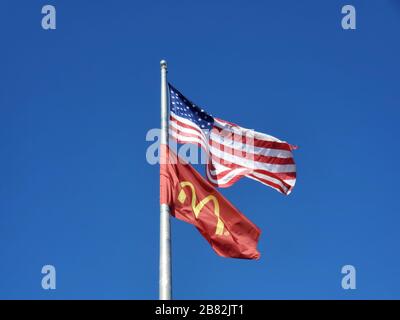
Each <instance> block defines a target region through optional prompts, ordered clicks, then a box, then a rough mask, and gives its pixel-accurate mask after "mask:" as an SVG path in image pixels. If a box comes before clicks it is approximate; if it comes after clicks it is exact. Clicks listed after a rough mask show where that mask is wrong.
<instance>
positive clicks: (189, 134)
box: [169, 127, 207, 145]
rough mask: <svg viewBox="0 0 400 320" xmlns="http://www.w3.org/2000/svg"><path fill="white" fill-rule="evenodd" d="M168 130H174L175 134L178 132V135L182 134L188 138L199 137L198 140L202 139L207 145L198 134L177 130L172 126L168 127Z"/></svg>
mask: <svg viewBox="0 0 400 320" xmlns="http://www.w3.org/2000/svg"><path fill="white" fill-rule="evenodd" d="M169 130H171V131H174V132H175V133H176V134H178V135H180V136H184V137H188V138H195V139H199V140H201V141H203V142H204V144H206V145H207V141H206V140H205V139H204V137H199V136H198V135H196V134H194V133H188V132H184V131H182V130H179V129H177V128H174V127H169Z"/></svg>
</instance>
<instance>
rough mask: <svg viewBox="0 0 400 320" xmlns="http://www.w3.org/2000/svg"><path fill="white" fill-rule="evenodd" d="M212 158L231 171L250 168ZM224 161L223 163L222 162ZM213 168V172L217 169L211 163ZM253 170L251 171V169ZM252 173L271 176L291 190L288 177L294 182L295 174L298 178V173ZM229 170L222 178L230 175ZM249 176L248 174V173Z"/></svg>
mask: <svg viewBox="0 0 400 320" xmlns="http://www.w3.org/2000/svg"><path fill="white" fill-rule="evenodd" d="M210 157H211V159H212V161H213V160H215V162H216V163H220V164H222V165H223V166H225V167H228V168H229V169H248V168H246V167H243V166H241V165H238V164H236V163H232V162H231V163H229V164H226V163H224V162H223V161H224V160H222V159H220V158H218V157H217V156H215V155H213V154H211V155H209V158H210ZM221 160H222V161H221ZM209 168H210V166H209ZM211 168H212V170H215V167H214V166H213V165H212V162H211ZM250 170H251V169H250ZM251 171H252V172H256V173H261V174H263V175H266V176H269V177H271V178H274V179H276V180H279V181H280V182H282V184H283V185H284V186H285V187H287V188H291V186H290V185H289V184H288V183H286V182H285V178H287V177H288V176H290V180H292V179H293V174H294V177H296V173H295V172H289V173H288V174H286V173H285V174H283V173H282V172H280V173H277V174H276V173H274V172H270V171H267V170H263V169H254V170H251ZM228 172H229V171H228V170H227V171H226V172H222V175H221V177H224V176H225V175H226V174H228ZM210 174H211V175H212V176H214V174H212V173H211V172H210ZM247 174H248V173H247ZM241 175H246V173H244V174H241Z"/></svg>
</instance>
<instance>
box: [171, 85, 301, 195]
mask: <svg viewBox="0 0 400 320" xmlns="http://www.w3.org/2000/svg"><path fill="white" fill-rule="evenodd" d="M169 93H170V94H169V97H170V122H169V123H170V124H169V134H170V137H171V138H172V139H174V140H175V141H176V142H178V143H191V144H197V145H198V146H200V147H201V148H203V149H204V150H205V152H206V153H207V155H208V161H207V166H206V175H207V178H208V180H209V181H210V183H211V184H213V185H214V186H217V187H223V188H225V187H229V186H231V185H232V184H234V183H235V182H236V181H238V180H239V179H240V178H242V177H248V178H250V179H254V180H256V181H259V182H261V183H263V184H265V185H267V186H270V187H272V188H274V189H276V190H278V191H279V192H281V193H283V194H289V193H290V192H291V190H292V189H293V187H294V185H295V183H296V165H295V162H294V159H293V153H292V150H293V149H294V148H295V147H293V146H292V145H290V144H288V143H287V142H284V141H281V140H279V139H277V138H275V137H272V136H270V135H267V134H264V133H260V132H256V131H254V130H251V129H246V128H243V127H240V126H238V125H236V124H234V123H231V122H228V121H224V120H221V119H218V118H215V117H213V116H212V115H211V114H209V113H207V112H206V111H205V110H204V109H202V108H201V107H199V106H197V105H196V104H194V103H193V102H191V101H190V100H189V99H187V98H186V97H184V96H183V95H182V93H180V92H179V91H178V90H177V89H175V88H174V87H173V86H172V85H171V84H169Z"/></svg>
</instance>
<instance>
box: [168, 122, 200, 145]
mask: <svg viewBox="0 0 400 320" xmlns="http://www.w3.org/2000/svg"><path fill="white" fill-rule="evenodd" d="M169 124H170V126H171V127H174V128H175V129H176V130H179V131H182V132H184V133H188V134H194V135H195V136H197V137H198V138H199V139H203V140H204V141H205V142H206V141H207V140H206V137H205V135H204V134H200V133H199V132H198V131H196V130H194V129H189V128H185V127H182V126H180V125H179V124H178V123H177V122H176V121H170V122H169Z"/></svg>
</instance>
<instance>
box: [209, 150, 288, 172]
mask: <svg viewBox="0 0 400 320" xmlns="http://www.w3.org/2000/svg"><path fill="white" fill-rule="evenodd" d="M210 152H211V154H213V155H215V156H217V157H218V158H220V159H222V160H225V161H228V162H232V163H234V164H237V165H240V166H242V167H246V168H249V169H254V170H256V169H261V170H266V171H270V172H271V173H274V172H295V171H296V165H293V164H272V163H265V162H259V161H252V160H249V159H246V158H242V157H238V156H236V155H232V154H230V153H227V152H223V151H221V150H219V149H218V148H214V147H213V146H210Z"/></svg>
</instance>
